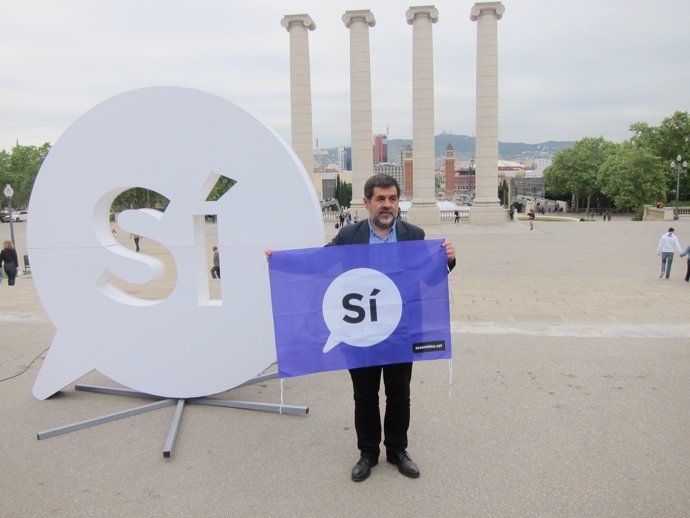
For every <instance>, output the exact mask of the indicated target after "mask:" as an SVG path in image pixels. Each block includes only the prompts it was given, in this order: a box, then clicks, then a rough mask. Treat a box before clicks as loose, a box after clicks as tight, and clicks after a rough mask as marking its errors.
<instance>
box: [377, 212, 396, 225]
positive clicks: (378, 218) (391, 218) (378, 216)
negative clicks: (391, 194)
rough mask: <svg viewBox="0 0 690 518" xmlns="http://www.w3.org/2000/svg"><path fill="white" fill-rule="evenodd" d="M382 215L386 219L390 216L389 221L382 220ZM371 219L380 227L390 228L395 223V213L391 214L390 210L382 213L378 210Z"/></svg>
mask: <svg viewBox="0 0 690 518" xmlns="http://www.w3.org/2000/svg"><path fill="white" fill-rule="evenodd" d="M382 217H384V218H386V219H389V218H390V221H387V222H386V221H383V220H382V219H381V218H382ZM372 219H373V221H374V224H375V225H376V226H377V227H380V228H391V227H392V226H393V224H394V223H395V214H393V213H391V212H383V213H381V212H379V213H378V214H376V216H374V217H373V218H372Z"/></svg>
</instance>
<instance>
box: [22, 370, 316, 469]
mask: <svg viewBox="0 0 690 518" xmlns="http://www.w3.org/2000/svg"><path fill="white" fill-rule="evenodd" d="M277 377H278V373H277V372H273V373H270V374H262V375H260V376H257V377H255V378H253V379H251V380H249V381H247V382H245V383H243V384H241V385H238V387H244V386H246V385H252V384H254V383H261V382H263V381H267V380H270V379H275V378H277ZM238 387H235V388H238ZM74 388H75V390H81V391H85V392H94V393H98V394H109V395H116V396H125V397H141V398H148V399H154V400H157V401H156V402H155V403H149V404H146V405H142V406H138V407H136V408H131V409H129V410H123V411H121V412H116V413H114V414H109V415H105V416H102V417H97V418H95V419H89V420H87V421H81V422H79V423H73V424H70V425H67V426H61V427H58V428H52V429H50V430H46V431H43V432H38V434H36V435H37V439H38V440H41V439H47V438H49V437H54V436H56V435H62V434H65V433H68V432H73V431H76V430H81V429H83V428H89V427H91V426H97V425H99V424H103V423H107V422H110V421H114V420H116V419H122V418H125V417H130V416H134V415H137V414H142V413H144V412H150V411H152V410H157V409H159V408H165V407H169V406H172V405H174V404H177V408H176V409H175V414H174V416H173V420H172V423H171V424H170V430H169V432H168V437H167V439H166V441H165V446H164V448H163V457H164V458H166V459H167V458H170V456H171V455H172V450H173V446H174V443H175V440H176V438H177V432H178V430H179V427H180V423H181V422H182V413H183V412H184V407H185V404H186V403H189V404H195V405H206V406H219V407H225V408H240V409H243V410H258V411H262V412H275V413H281V414H292V415H307V414H308V413H309V407H304V406H294V405H277V404H271V403H257V402H252V401H235V400H231V399H214V398H208V397H200V398H191V399H171V398H164V397H161V396H154V395H151V394H146V393H144V392H138V391H136V390H131V389H127V388H117V387H101V386H96V385H75V386H74Z"/></svg>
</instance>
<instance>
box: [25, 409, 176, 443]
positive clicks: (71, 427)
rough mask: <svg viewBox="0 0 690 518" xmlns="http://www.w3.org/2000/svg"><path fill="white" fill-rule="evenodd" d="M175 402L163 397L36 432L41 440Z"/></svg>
mask: <svg viewBox="0 0 690 518" xmlns="http://www.w3.org/2000/svg"><path fill="white" fill-rule="evenodd" d="M174 404H175V400H174V399H161V400H160V401H156V402H155V403H149V404H147V405H142V406H138V407H136V408H130V409H129V410H123V411H121V412H115V413H114V414H108V415H104V416H101V417H96V418H95V419H88V420H86V421H80V422H78V423H73V424H69V425H67V426H60V427H58V428H52V429H50V430H46V431H44V432H38V433H37V434H36V438H37V439H38V440H39V441H40V440H41V439H47V438H48V437H54V436H56V435H62V434H63V433H68V432H74V431H76V430H82V429H83V428H90V427H92V426H98V425H99V424H103V423H109V422H110V421H115V420H116V419H123V418H125V417H131V416H133V415H137V414H143V413H144V412H151V411H152V410H158V409H159V408H165V407H168V406H172V405H174Z"/></svg>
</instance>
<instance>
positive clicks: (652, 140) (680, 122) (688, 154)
mask: <svg viewBox="0 0 690 518" xmlns="http://www.w3.org/2000/svg"><path fill="white" fill-rule="evenodd" d="M630 130H631V131H632V132H633V133H634V135H633V137H631V139H630V140H631V142H632V143H633V144H634V145H636V146H638V147H643V148H646V149H649V150H650V151H652V152H653V153H654V154H655V155H656V156H658V157H660V158H661V159H662V161H663V163H664V172H665V173H666V178H667V182H666V192H667V193H668V196H667V198H669V199H670V198H672V197H673V196H671V195H670V194H671V192H672V191H675V189H676V181H677V171H674V170H673V169H671V160H676V158H677V156H678V155H680V156H681V157H682V158H683V160H688V159H690V114H688V112H679V111H677V112H675V113H674V114H673V115H671V116H670V117H666V118H665V119H664V120H663V121H662V122H661V125H660V126H658V127H652V126H649V125H648V124H646V123H644V122H637V123H635V124H633V125H632V126H631V127H630ZM688 176H690V175H685V176H682V175H681V177H680V182H681V183H680V193H681V194H682V193H688V192H690V178H689V177H688ZM665 199H666V198H665Z"/></svg>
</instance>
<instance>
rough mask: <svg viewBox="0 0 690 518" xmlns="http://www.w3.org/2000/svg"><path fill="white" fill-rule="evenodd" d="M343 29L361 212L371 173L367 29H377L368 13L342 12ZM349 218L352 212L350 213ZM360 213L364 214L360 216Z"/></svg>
mask: <svg viewBox="0 0 690 518" xmlns="http://www.w3.org/2000/svg"><path fill="white" fill-rule="evenodd" d="M343 23H345V27H347V28H348V29H350V131H351V135H352V203H351V204H350V206H351V208H352V209H354V210H357V209H362V210H364V204H363V203H362V198H363V197H364V183H365V182H366V181H367V179H368V178H369V177H370V176H371V175H372V174H373V173H374V157H373V153H372V147H371V138H372V135H373V131H372V126H373V124H372V118H371V62H370V57H369V27H373V26H374V25H376V20H375V19H374V14H373V13H372V12H371V11H369V10H368V9H363V10H357V11H345V14H344V15H343ZM350 212H351V213H352V214H354V212H353V211H352V210H351V211H350ZM362 213H363V212H362Z"/></svg>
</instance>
